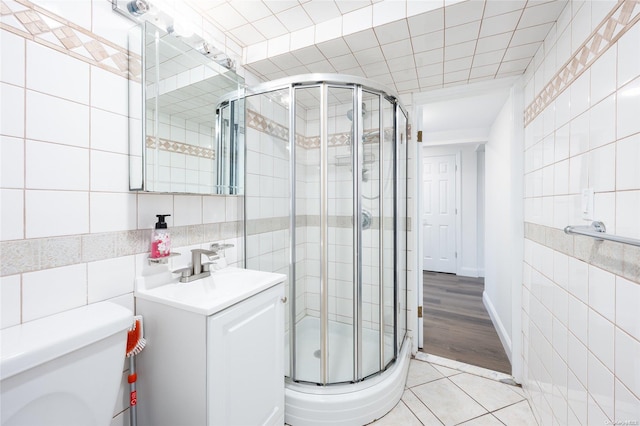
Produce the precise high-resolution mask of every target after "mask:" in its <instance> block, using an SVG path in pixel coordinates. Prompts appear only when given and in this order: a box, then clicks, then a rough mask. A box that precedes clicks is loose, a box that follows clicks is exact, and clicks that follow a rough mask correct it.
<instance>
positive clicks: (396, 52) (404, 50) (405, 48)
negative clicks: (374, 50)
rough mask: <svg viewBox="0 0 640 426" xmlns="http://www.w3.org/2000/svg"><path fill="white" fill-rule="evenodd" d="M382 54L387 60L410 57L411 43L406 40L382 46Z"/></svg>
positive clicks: (411, 51)
mask: <svg viewBox="0 0 640 426" xmlns="http://www.w3.org/2000/svg"><path fill="white" fill-rule="evenodd" d="M382 52H383V53H384V57H385V58H386V59H387V60H389V59H393V58H399V57H401V56H406V55H411V54H412V53H413V48H412V47H411V41H410V40H409V39H406V40H400V41H397V42H395V43H389V44H385V45H382Z"/></svg>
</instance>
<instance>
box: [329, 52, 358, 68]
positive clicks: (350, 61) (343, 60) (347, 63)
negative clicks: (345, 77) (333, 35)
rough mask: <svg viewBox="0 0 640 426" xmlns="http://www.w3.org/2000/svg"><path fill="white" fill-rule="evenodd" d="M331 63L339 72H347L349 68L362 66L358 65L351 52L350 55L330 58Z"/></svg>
mask: <svg viewBox="0 0 640 426" xmlns="http://www.w3.org/2000/svg"><path fill="white" fill-rule="evenodd" d="M329 62H331V65H333V67H334V68H335V69H336V70H337V71H338V72H344V70H347V69H349V68H355V67H359V66H360V64H358V61H356V58H355V57H354V56H353V55H352V54H351V52H349V54H348V55H343V56H336V57H333V58H329Z"/></svg>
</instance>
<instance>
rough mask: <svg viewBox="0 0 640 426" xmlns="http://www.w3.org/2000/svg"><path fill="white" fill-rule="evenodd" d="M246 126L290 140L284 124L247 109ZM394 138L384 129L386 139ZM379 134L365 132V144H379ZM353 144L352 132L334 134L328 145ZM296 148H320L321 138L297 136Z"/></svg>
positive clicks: (390, 130) (389, 131)
mask: <svg viewBox="0 0 640 426" xmlns="http://www.w3.org/2000/svg"><path fill="white" fill-rule="evenodd" d="M246 120H247V122H246V125H247V127H250V128H252V129H255V130H257V131H259V132H262V133H266V134H268V135H270V136H273V137H275V138H278V139H280V140H282V141H285V142H287V141H288V140H289V129H288V128H286V127H285V126H283V125H282V124H279V123H276V122H275V121H273V120H271V119H269V118H267V117H265V116H263V115H261V114H258V113H257V112H255V111H253V110H250V109H247V111H246ZM392 137H393V129H392V128H386V129H384V138H385V139H391V138H392ZM379 138H380V136H379V134H378V132H377V131H375V132H373V131H371V130H365V139H364V143H365V144H373V143H378V141H379ZM350 143H351V132H342V133H332V134H331V135H329V140H328V144H329V147H337V146H347V145H350ZM296 146H300V147H302V148H307V149H311V148H319V147H320V136H304V135H301V134H299V133H298V134H296Z"/></svg>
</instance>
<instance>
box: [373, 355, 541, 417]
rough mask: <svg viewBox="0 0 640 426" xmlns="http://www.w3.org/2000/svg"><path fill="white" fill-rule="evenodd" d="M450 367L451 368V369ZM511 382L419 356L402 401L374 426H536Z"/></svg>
mask: <svg viewBox="0 0 640 426" xmlns="http://www.w3.org/2000/svg"><path fill="white" fill-rule="evenodd" d="M451 367H453V368H451ZM508 378H509V376H507V375H504V374H501V373H496V372H492V371H490V370H485V369H482V368H478V367H473V366H469V365H468V364H462V363H457V362H456V361H450V360H446V359H443V358H439V357H434V356H431V355H426V354H421V353H419V354H418V355H417V357H416V359H412V360H411V364H410V366H409V376H408V378H407V384H406V387H405V391H404V394H403V395H402V400H401V401H400V402H399V403H398V405H396V406H395V408H394V409H393V410H391V411H390V412H389V414H387V415H386V416H384V417H383V418H381V419H380V420H377V421H375V422H373V423H372V424H373V425H374V426H387V425H388V426H413V425H415V426H419V425H427V426H429V425H473V426H484V425H488V426H492V425H496V426H500V425H507V426H511V425H515V426H527V425H537V422H536V420H535V418H534V416H533V413H532V412H531V408H530V407H529V402H528V401H527V399H526V398H525V396H524V392H523V391H522V389H521V388H520V387H517V386H512V385H509V384H506V383H502V382H500V381H499V380H500V379H507V380H508Z"/></svg>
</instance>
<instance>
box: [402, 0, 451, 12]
mask: <svg viewBox="0 0 640 426" xmlns="http://www.w3.org/2000/svg"><path fill="white" fill-rule="evenodd" d="M443 7H444V0H407V16H413V15H418V14H421V13H425V12H429V11H431V10H434V9H441V8H443Z"/></svg>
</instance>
